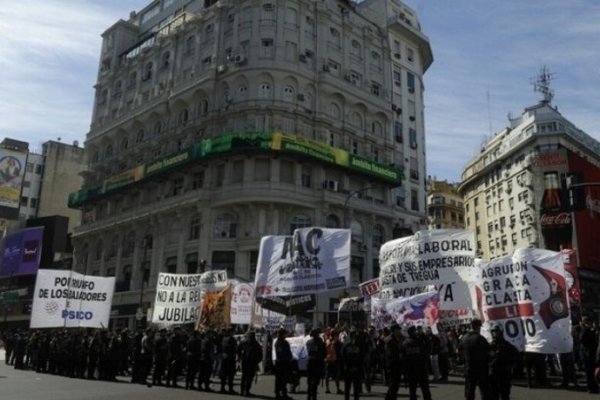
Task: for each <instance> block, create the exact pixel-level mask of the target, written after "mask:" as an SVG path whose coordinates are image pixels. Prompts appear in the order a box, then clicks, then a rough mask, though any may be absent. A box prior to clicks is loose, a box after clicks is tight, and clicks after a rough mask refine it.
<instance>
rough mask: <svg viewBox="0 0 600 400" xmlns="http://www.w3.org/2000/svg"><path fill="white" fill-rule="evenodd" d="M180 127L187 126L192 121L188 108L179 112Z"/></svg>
mask: <svg viewBox="0 0 600 400" xmlns="http://www.w3.org/2000/svg"><path fill="white" fill-rule="evenodd" d="M178 119H179V125H186V124H187V123H188V122H189V120H190V112H189V110H188V109H187V108H184V109H183V110H181V111H180V112H179V118H178Z"/></svg>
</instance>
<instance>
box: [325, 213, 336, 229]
mask: <svg viewBox="0 0 600 400" xmlns="http://www.w3.org/2000/svg"><path fill="white" fill-rule="evenodd" d="M325 227H326V228H339V227H340V219H339V218H338V217H337V215H335V214H329V215H328V216H327V218H326V219H325Z"/></svg>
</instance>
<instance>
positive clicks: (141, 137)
mask: <svg viewBox="0 0 600 400" xmlns="http://www.w3.org/2000/svg"><path fill="white" fill-rule="evenodd" d="M145 136H146V132H145V131H144V128H141V129H139V130H138V131H137V134H136V135H135V142H136V143H142V142H143V141H144V140H145V139H146V137H145Z"/></svg>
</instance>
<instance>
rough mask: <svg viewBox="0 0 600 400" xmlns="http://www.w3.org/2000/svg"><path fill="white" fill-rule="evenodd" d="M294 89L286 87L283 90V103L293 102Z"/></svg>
mask: <svg viewBox="0 0 600 400" xmlns="http://www.w3.org/2000/svg"><path fill="white" fill-rule="evenodd" d="M295 92H296V91H295V90H294V87H293V86H291V85H287V86H285V87H284V88H283V99H284V100H285V101H293V100H294V93H295Z"/></svg>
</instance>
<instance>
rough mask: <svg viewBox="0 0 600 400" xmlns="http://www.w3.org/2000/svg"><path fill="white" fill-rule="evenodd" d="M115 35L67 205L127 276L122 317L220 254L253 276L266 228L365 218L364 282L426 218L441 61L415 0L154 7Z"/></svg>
mask: <svg viewBox="0 0 600 400" xmlns="http://www.w3.org/2000/svg"><path fill="white" fill-rule="evenodd" d="M102 37H103V43H102V50H101V54H100V65H99V71H98V79H97V83H96V85H95V90H96V96H95V104H94V110H93V117H92V122H91V129H90V131H89V133H88V134H87V139H86V143H85V152H86V155H87V157H88V170H87V171H86V172H85V174H84V178H85V183H84V186H83V187H82V188H81V190H79V191H78V192H75V193H72V194H71V196H70V198H69V204H70V206H71V207H75V208H79V209H81V210H82V224H81V226H79V227H78V228H76V229H75V233H74V235H73V243H74V246H75V254H76V266H75V268H76V269H77V270H79V271H82V272H86V273H88V274H94V275H108V276H110V275H114V276H116V278H117V279H116V280H117V288H116V289H117V293H116V294H115V298H114V301H113V316H114V317H115V318H116V319H118V321H117V322H116V323H117V324H118V325H126V324H131V323H132V321H133V318H132V317H133V316H134V315H135V313H136V309H137V308H138V306H140V305H142V302H143V303H144V304H145V305H147V304H148V303H150V302H151V301H152V300H153V295H152V294H153V291H152V290H145V291H144V292H142V293H140V289H142V290H143V288H146V287H148V288H153V287H154V286H155V283H156V278H157V274H158V273H159V272H161V271H162V272H165V271H168V272H177V273H188V272H196V271H198V270H199V269H200V266H201V265H203V263H201V262H200V261H201V260H207V264H208V265H209V266H210V267H212V268H213V269H227V270H228V272H229V276H230V277H238V278H240V279H244V280H250V281H253V280H254V274H255V270H256V262H257V256H258V247H259V242H260V238H261V237H262V236H264V235H272V234H289V233H291V231H292V230H293V229H295V228H298V227H304V226H326V227H349V228H351V230H352V237H353V244H352V271H353V283H354V284H358V283H359V282H360V281H363V280H366V279H368V278H371V277H373V276H377V274H378V266H377V258H378V247H379V246H380V244H382V243H383V242H384V241H386V240H389V239H391V238H392V236H393V235H394V232H399V231H401V230H407V229H408V230H417V229H419V228H422V227H424V225H425V223H426V221H425V215H426V214H425V133H424V123H423V74H424V72H425V71H426V70H427V68H428V67H429V66H430V64H431V63H432V62H433V56H432V52H431V47H430V45H429V41H428V38H427V37H426V36H425V35H423V33H422V32H421V30H420V26H419V23H418V20H417V17H416V15H415V13H414V11H412V10H411V9H409V8H408V7H406V6H405V5H404V4H403V3H401V2H399V1H392V0H370V1H363V2H361V3H359V4H357V3H353V2H348V1H335V0H325V1H308V0H296V1H293V0H290V1H282V0H262V1H255V0H254V1H252V0H246V1H227V0H221V1H218V2H217V1H210V0H191V1H190V0H185V1H184V0H155V1H153V2H152V3H151V4H149V5H148V6H147V7H145V8H144V9H143V10H141V11H140V12H138V13H135V12H132V13H131V15H130V18H129V19H128V20H127V21H125V20H119V21H118V22H116V23H115V24H114V25H113V26H111V27H110V28H108V29H107V30H106V31H105V32H104V33H103V34H102ZM332 298H335V299H330V300H336V301H337V298H338V294H337V293H335V294H332ZM330 302H331V301H330ZM329 308H330V307H329V303H328V301H327V299H320V301H319V304H318V312H319V313H320V314H321V315H322V316H323V318H322V319H321V320H323V321H325V322H327V321H326V313H328V312H329V311H332V310H330V309H329Z"/></svg>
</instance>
